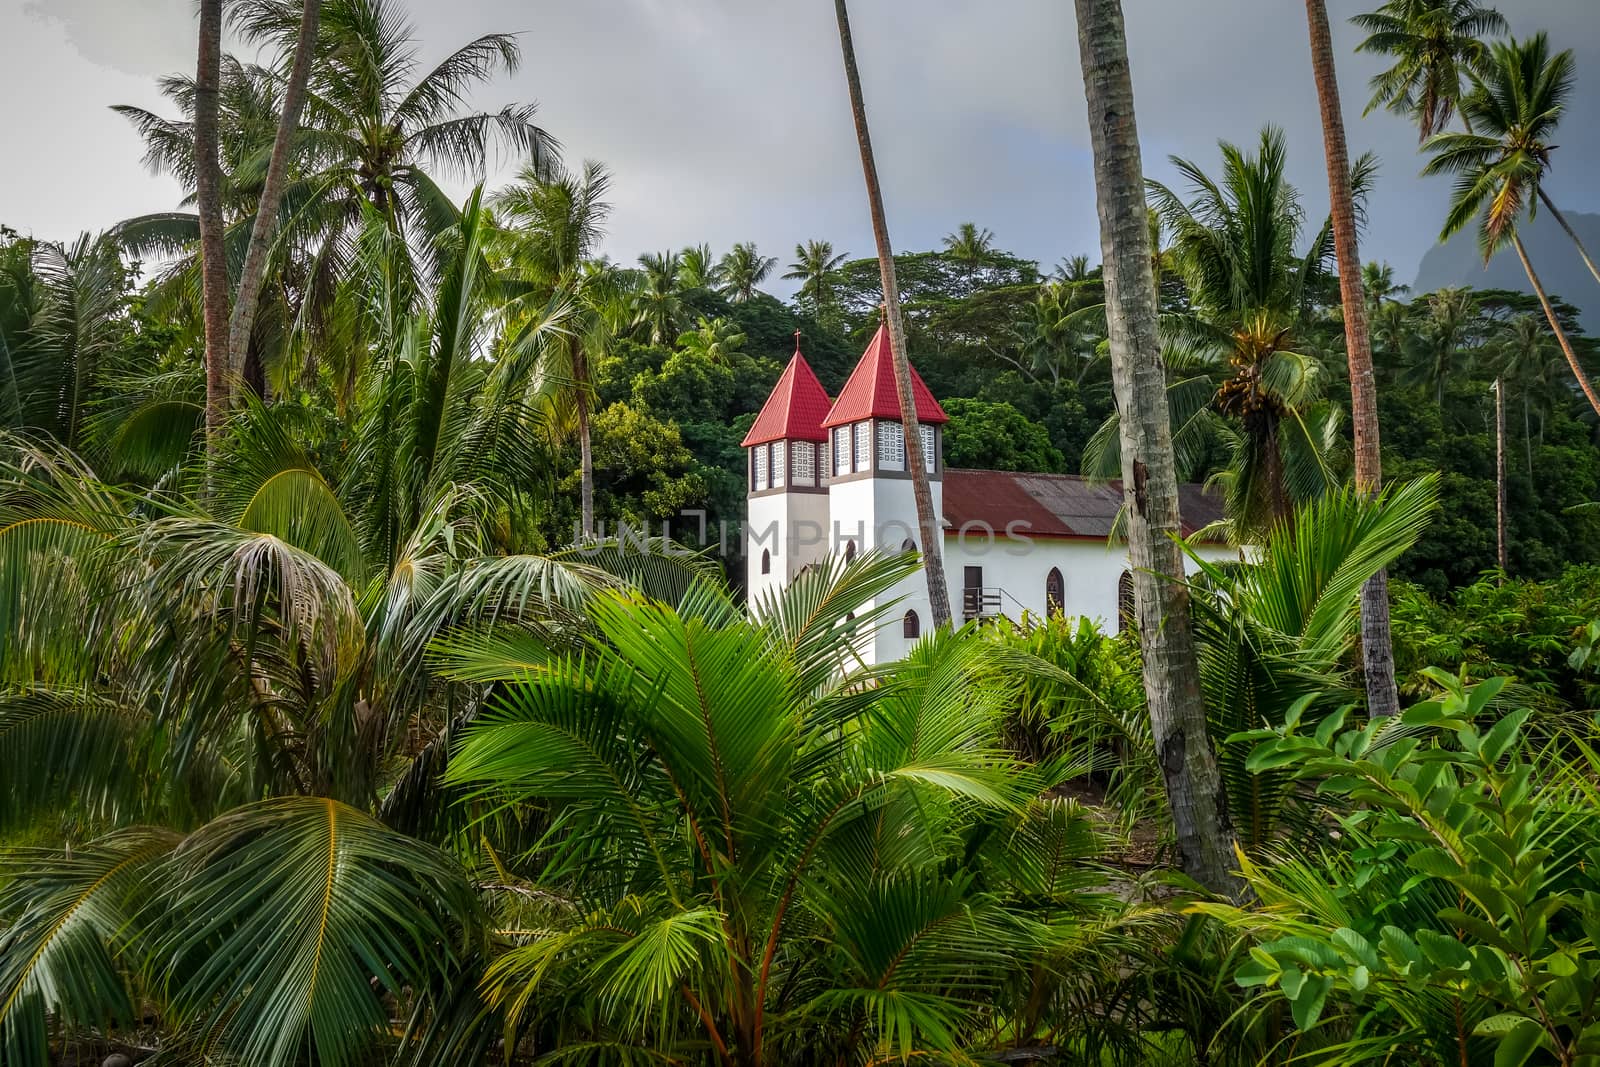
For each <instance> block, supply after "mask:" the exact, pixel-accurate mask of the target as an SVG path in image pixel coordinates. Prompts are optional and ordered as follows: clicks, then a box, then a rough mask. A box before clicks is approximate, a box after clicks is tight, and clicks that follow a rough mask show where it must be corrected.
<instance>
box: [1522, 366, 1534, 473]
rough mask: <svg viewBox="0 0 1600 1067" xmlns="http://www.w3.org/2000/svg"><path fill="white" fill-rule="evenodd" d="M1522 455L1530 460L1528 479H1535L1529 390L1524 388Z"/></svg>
mask: <svg viewBox="0 0 1600 1067" xmlns="http://www.w3.org/2000/svg"><path fill="white" fill-rule="evenodd" d="M1522 455H1523V458H1524V459H1526V460H1527V461H1528V481H1530V482H1531V481H1533V426H1532V424H1531V423H1530V422H1529V421H1528V390H1527V389H1526V388H1524V389H1523V390H1522Z"/></svg>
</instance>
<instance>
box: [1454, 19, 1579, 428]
mask: <svg viewBox="0 0 1600 1067" xmlns="http://www.w3.org/2000/svg"><path fill="white" fill-rule="evenodd" d="M1572 68H1573V58H1572V53H1571V52H1570V51H1565V52H1559V53H1557V54H1555V55H1551V54H1550V42H1549V39H1548V38H1547V37H1546V36H1545V35H1544V34H1543V33H1539V34H1535V35H1534V36H1533V37H1530V38H1528V39H1526V40H1523V41H1516V40H1512V41H1508V42H1500V43H1497V44H1496V45H1495V46H1494V47H1493V49H1492V50H1491V53H1490V57H1489V59H1488V61H1487V62H1486V64H1485V66H1484V70H1483V73H1482V75H1481V76H1479V75H1474V76H1473V79H1472V85H1473V90H1472V92H1471V93H1470V94H1469V95H1468V96H1467V97H1466V99H1464V100H1463V101H1462V102H1461V113H1462V118H1463V120H1464V121H1465V122H1466V124H1467V132H1465V133H1441V134H1438V135H1437V136H1435V137H1433V138H1432V139H1430V140H1429V141H1428V143H1427V145H1426V148H1427V150H1428V151H1429V152H1431V153H1433V158H1432V159H1431V160H1429V161H1428V166H1427V167H1426V168H1425V169H1424V171H1423V173H1424V174H1454V175H1456V176H1457V181H1456V186H1455V191H1454V196H1453V197H1452V200H1451V205H1450V214H1449V216H1448V217H1447V218H1446V220H1445V228H1444V233H1443V237H1444V238H1446V239H1448V238H1449V237H1451V236H1453V235H1454V234H1456V233H1458V232H1460V231H1461V230H1462V229H1463V228H1465V226H1466V225H1467V224H1468V223H1469V222H1471V221H1472V220H1473V218H1474V217H1479V220H1480V221H1479V230H1478V233H1479V244H1480V246H1481V248H1482V250H1483V254H1484V260H1485V262H1487V261H1488V259H1489V258H1490V257H1491V256H1493V255H1494V253H1495V252H1496V251H1498V250H1499V249H1500V248H1502V247H1504V246H1505V245H1506V244H1507V243H1510V244H1511V245H1512V247H1514V248H1515V249H1516V251H1517V256H1518V258H1519V259H1521V260H1522V266H1523V269H1524V271H1525V272H1526V273H1527V275H1528V282H1529V284H1530V285H1532V286H1533V290H1534V292H1535V293H1536V294H1537V295H1538V296H1539V300H1540V302H1541V303H1542V304H1543V305H1544V309H1545V315H1546V317H1547V318H1548V319H1549V320H1550V324H1551V330H1552V331H1553V332H1554V333H1555V334H1556V338H1557V340H1559V341H1560V342H1561V344H1562V350H1563V351H1564V352H1566V353H1567V359H1568V362H1569V363H1570V364H1571V365H1572V372H1573V374H1574V375H1575V376H1577V378H1578V381H1579V384H1580V385H1581V386H1582V387H1583V391H1584V395H1586V396H1587V397H1588V398H1589V402H1590V404H1591V405H1593V406H1594V407H1595V410H1596V412H1597V413H1600V398H1597V397H1596V396H1595V394H1594V388H1593V386H1592V385H1591V384H1590V383H1589V381H1588V376H1587V375H1586V374H1585V373H1584V372H1583V370H1582V369H1581V367H1580V366H1579V364H1578V360H1577V355H1576V353H1575V352H1573V351H1572V347H1571V344H1570V342H1569V341H1568V339H1567V336H1566V331H1565V330H1563V329H1562V327H1561V324H1560V322H1559V321H1558V320H1557V319H1556V315H1555V309H1554V308H1553V307H1551V305H1550V300H1549V298H1548V297H1547V296H1546V295H1545V292H1544V286H1543V284H1542V283H1541V282H1540V280H1539V276H1538V275H1537V274H1536V273H1535V272H1534V269H1533V264H1532V262H1531V261H1530V260H1529V259H1528V253H1527V249H1526V248H1524V247H1523V244H1522V240H1521V238H1520V236H1519V235H1518V234H1517V221H1518V216H1519V215H1521V213H1522V211H1523V208H1524V207H1526V208H1527V212H1528V217H1529V218H1532V217H1533V215H1534V214H1535V212H1536V211H1537V210H1538V204H1539V203H1540V202H1542V203H1543V204H1544V205H1545V207H1546V208H1548V209H1549V210H1550V212H1551V214H1552V215H1554V216H1555V218H1556V221H1557V222H1559V223H1560V224H1561V227H1562V229H1564V230H1565V231H1566V232H1567V234H1568V236H1570V237H1571V238H1572V240H1573V242H1574V244H1576V245H1577V248H1578V253H1579V255H1581V256H1582V257H1583V261H1584V263H1585V265H1587V266H1588V268H1589V271H1590V273H1591V274H1593V275H1594V278H1595V280H1596V281H1600V269H1597V268H1596V267H1595V264H1594V261H1593V260H1591V259H1590V258H1589V253H1588V251H1587V250H1586V249H1585V248H1584V247H1583V242H1582V241H1580V240H1579V239H1578V236H1577V234H1576V233H1575V232H1574V231H1573V229H1572V227H1571V226H1570V225H1569V224H1568V223H1567V220H1566V217H1565V216H1564V215H1562V213H1561V211H1560V209H1559V208H1557V207H1556V205H1555V202H1554V201H1552V200H1551V199H1550V195H1549V193H1548V192H1546V191H1545V188H1544V178H1545V175H1546V173H1547V172H1548V171H1549V169H1550V162H1551V153H1552V152H1553V151H1554V148H1555V146H1554V145H1553V144H1551V141H1550V139H1551V137H1553V136H1554V134H1555V130H1556V126H1557V124H1558V123H1559V122H1560V120H1561V115H1562V111H1563V108H1564V107H1565V104H1566V101H1567V99H1568V98H1569V97H1570V96H1571V95H1572V88H1573V71H1572Z"/></svg>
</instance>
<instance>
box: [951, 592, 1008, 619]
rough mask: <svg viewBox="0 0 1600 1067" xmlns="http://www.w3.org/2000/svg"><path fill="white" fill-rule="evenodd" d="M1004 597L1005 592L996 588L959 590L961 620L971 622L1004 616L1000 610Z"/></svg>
mask: <svg viewBox="0 0 1600 1067" xmlns="http://www.w3.org/2000/svg"><path fill="white" fill-rule="evenodd" d="M1005 596H1006V592H1005V590H1004V589H1000V588H998V587H996V586H988V587H984V588H981V589H978V588H969V589H963V590H961V618H962V620H963V621H965V622H971V621H972V620H973V619H992V618H995V617H996V616H998V615H1001V614H1004V613H1003V612H1002V611H1001V610H1000V609H1001V607H1002V606H1003V605H1004V601H1005Z"/></svg>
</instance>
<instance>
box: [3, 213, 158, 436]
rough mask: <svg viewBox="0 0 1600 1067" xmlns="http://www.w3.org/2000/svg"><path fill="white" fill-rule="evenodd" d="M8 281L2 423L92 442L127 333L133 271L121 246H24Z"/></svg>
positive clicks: (81, 242)
mask: <svg viewBox="0 0 1600 1067" xmlns="http://www.w3.org/2000/svg"><path fill="white" fill-rule="evenodd" d="M6 260H7V263H6V267H7V268H9V269H5V270H4V271H3V274H0V322H7V321H8V322H9V325H0V419H3V425H6V426H9V427H11V428H15V429H23V428H26V429H30V430H34V431H42V432H45V433H48V434H50V435H51V436H53V437H54V438H55V439H57V440H59V441H62V442H64V443H66V444H67V445H68V446H69V447H73V448H77V447H80V446H81V445H83V444H84V442H85V431H86V430H87V428H88V427H89V424H90V422H91V418H90V416H91V402H92V401H97V400H99V399H101V396H102V390H103V389H104V387H105V386H106V384H107V381H108V378H109V376H110V374H111V372H112V371H113V370H114V369H115V368H114V367H113V366H112V362H113V356H114V354H115V351H116V348H117V346H118V344H119V343H120V341H121V339H122V337H123V335H124V330H125V329H126V327H125V322H124V319H125V311H126V303H127V292H128V280H129V278H128V271H127V269H126V268H125V267H124V265H123V262H122V257H121V254H120V250H119V248H118V246H117V243H116V241H115V240H114V239H111V238H109V237H106V236H101V237H98V238H91V237H89V236H88V235H87V234H85V235H83V236H82V237H79V238H78V240H77V241H75V242H73V243H72V244H71V245H61V244H55V243H52V242H48V241H40V242H35V241H17V242H15V243H13V244H11V245H10V246H8V248H7V256H6Z"/></svg>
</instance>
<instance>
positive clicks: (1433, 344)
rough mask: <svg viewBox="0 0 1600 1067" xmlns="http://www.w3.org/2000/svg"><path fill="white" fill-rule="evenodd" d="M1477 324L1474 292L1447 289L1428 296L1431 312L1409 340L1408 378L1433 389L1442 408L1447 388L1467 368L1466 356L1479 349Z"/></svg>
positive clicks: (1476, 304) (1435, 398)
mask: <svg viewBox="0 0 1600 1067" xmlns="http://www.w3.org/2000/svg"><path fill="white" fill-rule="evenodd" d="M1478 321H1479V320H1478V301H1477V299H1476V298H1475V297H1474V296H1473V295H1472V290H1471V289H1468V288H1465V287H1454V288H1446V289H1440V290H1439V291H1438V292H1435V293H1430V294H1429V295H1428V313H1427V315H1426V316H1425V317H1424V318H1423V319H1422V321H1421V322H1420V323H1418V324H1417V326H1416V328H1415V330H1414V331H1413V332H1412V335H1411V338H1410V341H1411V343H1410V347H1409V351H1408V352H1407V356H1408V359H1409V363H1410V366H1409V368H1408V377H1409V379H1410V380H1411V381H1412V382H1413V383H1414V384H1417V385H1420V386H1424V387H1428V388H1432V389H1433V393H1434V398H1433V399H1434V403H1435V404H1436V405H1439V406H1443V404H1444V391H1445V386H1446V385H1447V384H1448V383H1449V381H1450V380H1451V379H1452V378H1453V377H1455V376H1456V375H1457V374H1458V373H1460V372H1461V371H1462V370H1463V369H1464V363H1465V361H1464V356H1466V355H1467V354H1468V353H1470V352H1471V351H1472V350H1474V349H1476V348H1477V346H1478V342H1479V340H1480V338H1479V337H1478V335H1477V328H1478Z"/></svg>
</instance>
